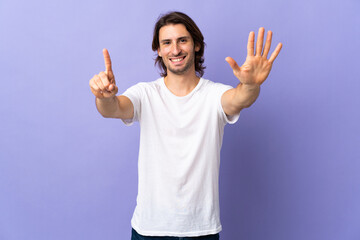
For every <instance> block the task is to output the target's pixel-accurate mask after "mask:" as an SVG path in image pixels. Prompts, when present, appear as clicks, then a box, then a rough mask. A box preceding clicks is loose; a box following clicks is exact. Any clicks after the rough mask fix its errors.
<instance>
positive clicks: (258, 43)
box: [255, 27, 265, 56]
mask: <svg viewBox="0 0 360 240" xmlns="http://www.w3.org/2000/svg"><path fill="white" fill-rule="evenodd" d="M264 32H265V29H264V28H263V27H261V28H259V32H258V37H257V40H256V54H255V55H256V56H261V52H262V48H263V42H264Z"/></svg>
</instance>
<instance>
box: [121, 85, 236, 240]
mask: <svg viewBox="0 0 360 240" xmlns="http://www.w3.org/2000/svg"><path fill="white" fill-rule="evenodd" d="M231 88H232V87H231V86H228V85H224V84H221V83H214V82H212V81H209V80H206V79H203V78H201V79H200V81H199V83H198V84H197V86H196V87H195V88H194V89H193V90H192V91H191V92H190V93H189V94H188V95H186V96H183V97H178V96H176V95H174V94H173V93H171V92H170V90H169V89H168V88H167V87H166V85H165V83H164V78H159V79H157V80H156V81H153V82H141V83H138V84H136V85H134V86H132V87H130V88H129V89H128V90H126V91H125V93H124V94H123V95H125V96H127V97H128V98H129V99H130V100H131V102H132V103H133V105H134V118H133V119H129V120H124V123H125V124H126V125H131V124H132V123H133V122H134V121H139V123H140V149H139V160H138V177H139V181H138V195H137V206H136V208H135V211H134V214H133V217H132V220H131V225H132V227H133V228H134V229H135V230H136V231H137V232H138V233H140V234H141V235H145V236H178V237H193V236H201V235H208V234H216V233H218V232H220V231H221V229H222V226H221V223H220V208H219V184H218V183H219V166H220V148H221V144H222V139H223V133H224V126H225V125H226V123H235V122H236V121H237V120H238V118H239V115H235V116H232V117H231V118H228V117H227V116H226V114H225V113H224V111H223V108H222V106H221V96H222V94H223V93H224V92H225V91H227V90H228V89H231Z"/></svg>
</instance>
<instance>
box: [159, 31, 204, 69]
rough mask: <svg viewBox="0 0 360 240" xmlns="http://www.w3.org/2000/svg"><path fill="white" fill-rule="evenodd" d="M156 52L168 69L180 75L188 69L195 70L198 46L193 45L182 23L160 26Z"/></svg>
mask: <svg viewBox="0 0 360 240" xmlns="http://www.w3.org/2000/svg"><path fill="white" fill-rule="evenodd" d="M159 43H160V47H159V49H158V54H159V56H160V57H161V58H162V60H163V62H164V64H165V66H166V68H167V70H168V73H169V71H170V72H172V73H174V74H177V75H182V74H184V73H186V72H188V71H189V70H193V71H194V72H195V52H197V51H199V50H200V46H195V47H194V41H193V39H192V37H191V35H190V33H189V32H188V31H187V30H186V27H185V26H184V25H183V24H171V25H166V26H163V27H162V28H160V31H159Z"/></svg>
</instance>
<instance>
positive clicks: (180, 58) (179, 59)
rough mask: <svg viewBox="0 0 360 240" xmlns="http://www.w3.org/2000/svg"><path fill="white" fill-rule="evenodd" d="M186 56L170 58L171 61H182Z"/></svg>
mask: <svg viewBox="0 0 360 240" xmlns="http://www.w3.org/2000/svg"><path fill="white" fill-rule="evenodd" d="M184 58H185V56H183V57H178V58H170V61H171V62H180V61H181V60H183V59H184Z"/></svg>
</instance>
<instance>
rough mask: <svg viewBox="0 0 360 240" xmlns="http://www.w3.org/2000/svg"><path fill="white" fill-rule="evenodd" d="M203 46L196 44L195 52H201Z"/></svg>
mask: <svg viewBox="0 0 360 240" xmlns="http://www.w3.org/2000/svg"><path fill="white" fill-rule="evenodd" d="M200 48H201V45H200V44H198V43H197V44H195V52H198V51H200Z"/></svg>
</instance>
